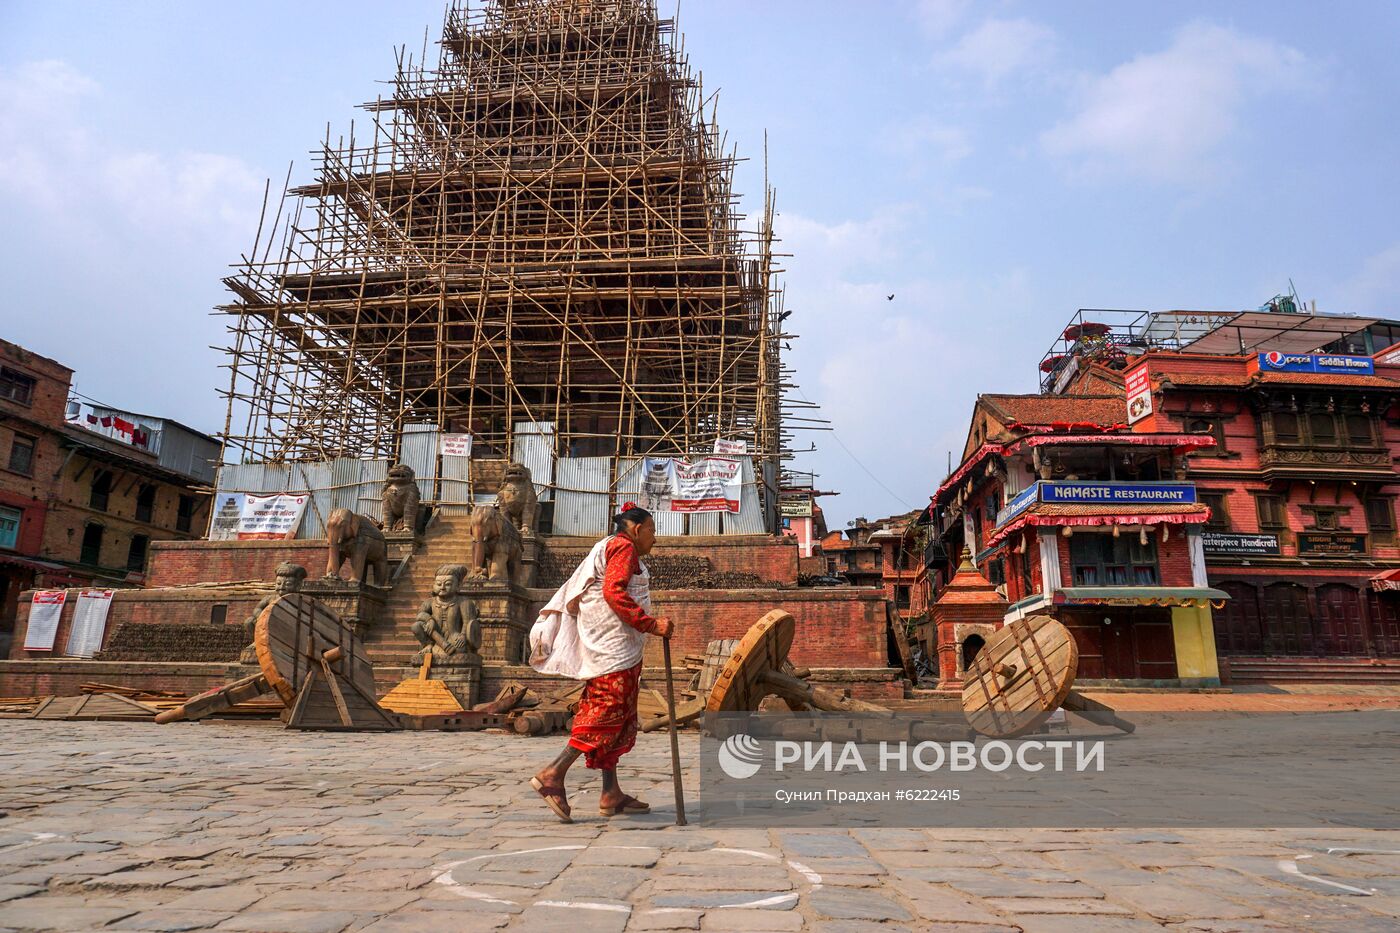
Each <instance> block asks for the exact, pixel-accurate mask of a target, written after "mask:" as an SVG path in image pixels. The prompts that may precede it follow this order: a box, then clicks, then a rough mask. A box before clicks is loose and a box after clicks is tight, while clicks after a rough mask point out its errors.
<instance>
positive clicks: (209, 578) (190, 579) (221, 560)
mask: <svg viewBox="0 0 1400 933" xmlns="http://www.w3.org/2000/svg"><path fill="white" fill-rule="evenodd" d="M283 561H291V562H292V563H294V564H300V565H301V566H303V567H305V568H306V574H307V576H308V577H310V578H313V579H314V578H316V577H320V576H321V575H322V574H323V573H325V567H326V542H325V541H324V540H320V541H315V540H306V541H157V542H154V543H152V544H151V561H150V571H149V573H148V575H147V578H146V583H147V584H148V585H149V586H188V585H189V584H191V583H241V582H244V581H249V580H255V581H259V582H267V583H271V582H273V581H274V580H275V579H276V577H277V572H276V571H277V565H278V564H280V563H282V562H283ZM348 571H349V568H348V567H346V568H342V574H341V575H342V576H344V575H345V574H346V573H348Z"/></svg>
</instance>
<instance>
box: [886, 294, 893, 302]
mask: <svg viewBox="0 0 1400 933" xmlns="http://www.w3.org/2000/svg"><path fill="white" fill-rule="evenodd" d="M885 300H886V301H894V296H893V295H886V296H885Z"/></svg>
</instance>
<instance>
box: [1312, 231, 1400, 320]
mask: <svg viewBox="0 0 1400 933" xmlns="http://www.w3.org/2000/svg"><path fill="white" fill-rule="evenodd" d="M1336 300H1337V301H1338V302H1340V304H1338V306H1337V307H1334V308H1327V309H1326V310H1328V311H1350V312H1355V313H1358V314H1383V315H1386V316H1388V317H1394V316H1396V313H1397V312H1400V243H1393V244H1391V245H1390V246H1389V247H1388V248H1386V249H1383V250H1381V251H1380V252H1379V253H1376V254H1375V255H1374V256H1371V257H1370V258H1369V259H1367V260H1366V262H1365V263H1364V264H1362V266H1361V271H1360V272H1358V273H1357V274H1356V275H1355V276H1354V277H1352V278H1351V279H1350V280H1349V281H1347V282H1345V283H1343V284H1342V286H1341V288H1339V289H1338V290H1337V295H1336Z"/></svg>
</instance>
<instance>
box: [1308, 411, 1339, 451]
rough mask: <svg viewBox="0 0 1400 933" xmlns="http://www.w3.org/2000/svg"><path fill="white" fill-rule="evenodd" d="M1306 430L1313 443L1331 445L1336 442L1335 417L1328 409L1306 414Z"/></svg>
mask: <svg viewBox="0 0 1400 933" xmlns="http://www.w3.org/2000/svg"><path fill="white" fill-rule="evenodd" d="M1308 430H1309V432H1310V433H1311V434H1312V442H1313V443H1314V444H1323V445H1325V446H1328V447H1330V446H1332V445H1334V444H1336V443H1337V419H1336V418H1335V417H1334V416H1333V415H1332V413H1331V412H1328V411H1315V412H1313V413H1312V414H1310V415H1308Z"/></svg>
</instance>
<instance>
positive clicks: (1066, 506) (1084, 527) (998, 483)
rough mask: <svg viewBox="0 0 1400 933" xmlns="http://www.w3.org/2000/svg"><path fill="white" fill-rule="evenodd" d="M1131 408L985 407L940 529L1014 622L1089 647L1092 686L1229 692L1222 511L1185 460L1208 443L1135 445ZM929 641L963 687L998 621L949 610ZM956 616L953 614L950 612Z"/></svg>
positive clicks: (948, 565)
mask: <svg viewBox="0 0 1400 933" xmlns="http://www.w3.org/2000/svg"><path fill="white" fill-rule="evenodd" d="M1126 420H1127V418H1126V410H1125V408H1124V399H1123V396H1122V395H1118V396H1116V397H1115V396H1111V395H1103V396H1099V395H1086V396H1017V395H983V396H980V397H979V398H978V400H977V403H976V405H975V407H974V411H973V417H972V424H971V427H970V429H969V431H968V439H967V444H966V446H965V448H964V453H963V458H962V461H961V463H960V465H959V466H958V468H957V469H956V470H955V471H954V472H953V473H952V475H950V476H949V477H948V479H947V480H946V481H945V482H944V483H943V485H942V486H940V487H939V489H938V490H937V491H936V492H935V493H934V496H933V501H932V506H931V511H930V520H931V522H932V527H933V528H934V529H935V533H936V534H937V536H938V538H939V541H940V543H941V548H940V549H939V551H940V553H941V555H942V557H941V558H939V559H938V562H937V564H936V566H935V568H934V569H935V571H936V572H937V576H938V577H939V579H940V581H941V580H949V581H955V580H958V579H963V580H966V579H970V573H971V571H970V570H969V569H968V568H963V569H962V570H961V571H958V572H957V576H955V566H954V560H953V559H950V556H951V555H958V554H960V553H961V552H962V551H963V549H964V548H966V549H967V551H968V552H969V553H970V554H971V555H972V561H971V563H972V565H974V566H975V568H976V571H977V573H979V574H980V575H981V576H982V577H984V578H985V579H986V580H987V581H988V582H989V584H990V585H991V586H992V587H995V588H996V589H997V590H998V591H999V592H1000V593H1001V594H1004V598H1005V601H1006V603H1007V604H1008V605H1007V606H1006V612H1005V615H1004V616H1003V619H1002V621H1010V620H1012V619H1015V618H1019V617H1022V616H1025V615H1029V614H1032V613H1043V614H1049V615H1052V616H1053V617H1055V618H1057V619H1059V620H1060V621H1061V622H1063V623H1064V624H1065V625H1066V626H1067V627H1068V628H1069V629H1070V631H1071V632H1072V633H1073V635H1074V637H1075V640H1076V642H1077V643H1078V648H1079V654H1080V661H1079V676H1080V677H1081V678H1083V679H1087V680H1110V681H1119V682H1136V683H1164V684H1200V685H1212V684H1218V683H1219V670H1218V668H1217V666H1216V662H1215V652H1214V648H1213V645H1212V643H1211V641H1212V640H1211V623H1210V618H1211V603H1212V601H1215V602H1217V603H1218V602H1219V601H1220V600H1222V599H1223V598H1224V596H1225V594H1223V593H1221V592H1219V591H1216V590H1213V589H1211V588H1210V587H1209V586H1208V585H1207V581H1206V578H1205V565H1204V561H1203V560H1202V554H1201V538H1200V535H1199V530H1200V527H1201V526H1202V525H1204V524H1205V522H1206V521H1207V519H1208V517H1209V509H1208V508H1207V507H1206V506H1205V505H1203V504H1201V503H1199V502H1198V501H1197V497H1196V495H1195V490H1194V487H1193V486H1192V485H1191V484H1190V483H1189V482H1186V481H1185V477H1184V471H1185V462H1184V455H1185V454H1186V453H1187V452H1189V451H1190V450H1193V449H1196V448H1198V447H1200V446H1202V445H1204V444H1207V443H1209V441H1208V440H1207V439H1204V438H1202V437H1200V436H1198V435H1190V434H1185V433H1182V432H1159V433H1149V432H1130V431H1129V429H1128V426H1127V424H1126ZM952 589H954V587H953V586H951V583H950V585H948V586H944V587H942V588H941V589H940V592H939V594H938V597H937V598H936V599H935V602H934V607H933V611H934V616H935V619H936V620H937V622H936V625H935V626H934V630H933V632H931V633H930V636H931V639H932V640H933V644H930V645H927V646H925V650H932V651H935V652H937V654H938V656H939V658H940V661H941V663H942V665H943V669H942V670H940V685H941V686H945V687H949V686H956V685H957V683H959V682H960V680H961V675H962V672H963V671H964V670H965V669H966V664H967V662H968V661H970V660H971V658H972V657H974V656H975V655H976V650H975V649H976V647H977V644H971V645H970V644H969V643H968V641H967V640H968V639H969V638H973V637H975V638H976V639H977V643H980V642H982V641H985V639H986V637H987V635H988V634H989V631H986V630H985V629H986V625H987V622H986V620H985V619H981V618H979V619H978V620H977V621H978V625H975V626H969V625H961V624H959V623H960V622H964V621H965V620H962V619H961V617H960V616H958V615H957V614H956V613H952V612H948V611H940V607H942V606H943V603H944V601H945V600H944V599H943V597H944V596H946V595H948V594H949V593H950V591H951V590H952ZM944 609H945V610H946V607H944Z"/></svg>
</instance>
